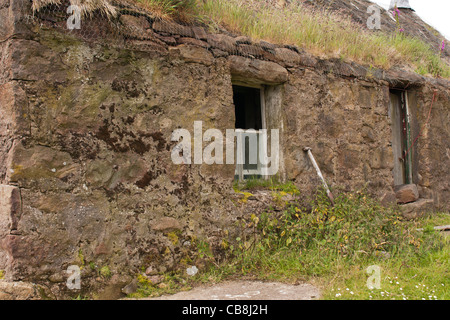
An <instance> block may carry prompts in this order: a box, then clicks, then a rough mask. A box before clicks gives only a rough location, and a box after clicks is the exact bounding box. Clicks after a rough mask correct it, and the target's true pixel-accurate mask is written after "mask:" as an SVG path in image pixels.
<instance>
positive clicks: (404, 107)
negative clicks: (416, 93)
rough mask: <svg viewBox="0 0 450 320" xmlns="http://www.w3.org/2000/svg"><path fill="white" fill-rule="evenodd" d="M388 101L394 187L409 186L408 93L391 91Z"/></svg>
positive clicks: (410, 160) (410, 174) (409, 126)
mask: <svg viewBox="0 0 450 320" xmlns="http://www.w3.org/2000/svg"><path fill="white" fill-rule="evenodd" d="M390 101H391V103H390V116H391V123H392V150H393V154H394V172H393V173H394V185H402V184H409V183H412V156H411V155H412V153H411V151H412V150H410V149H411V145H412V143H411V125H410V123H411V121H410V111H409V108H408V92H407V91H405V90H397V89H391V90H390Z"/></svg>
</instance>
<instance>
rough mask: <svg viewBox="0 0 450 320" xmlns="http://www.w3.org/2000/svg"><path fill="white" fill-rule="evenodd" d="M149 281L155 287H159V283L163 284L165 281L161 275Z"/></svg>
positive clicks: (152, 277) (150, 278) (151, 277)
mask: <svg viewBox="0 0 450 320" xmlns="http://www.w3.org/2000/svg"><path fill="white" fill-rule="evenodd" d="M148 280H149V281H150V282H151V283H152V284H153V285H157V284H159V283H161V282H162V281H163V280H164V277H163V276H160V275H154V276H150V277H148Z"/></svg>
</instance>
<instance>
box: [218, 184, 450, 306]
mask: <svg viewBox="0 0 450 320" xmlns="http://www.w3.org/2000/svg"><path fill="white" fill-rule="evenodd" d="M442 216H443V217H442V218H440V220H439V221H444V222H445V221H448V220H445V219H449V216H448V214H442ZM427 221H428V220H427ZM431 221H436V218H433V219H432V220H431ZM423 223H424V222H420V221H417V222H416V221H404V220H403V219H402V216H401V214H400V213H399V211H398V210H397V209H396V208H395V207H393V208H385V207H382V206H381V205H380V204H379V203H378V202H377V201H375V200H374V199H372V198H371V197H370V196H368V195H366V194H365V193H363V192H353V193H342V194H339V195H338V196H337V197H336V198H335V206H334V207H331V206H330V203H329V200H328V198H327V197H326V194H325V193H324V192H321V193H319V194H318V195H317V196H316V197H315V199H314V200H313V202H312V203H311V205H310V207H309V209H305V208H303V207H302V206H299V205H292V206H290V207H288V208H287V209H286V210H284V211H283V212H270V211H268V212H265V213H264V214H262V215H261V217H257V216H256V215H252V216H251V217H249V218H248V219H243V220H241V221H239V224H238V227H239V228H240V229H241V232H240V234H241V235H240V236H239V237H237V238H236V239H232V240H234V241H230V243H229V244H228V245H227V247H226V249H227V253H228V256H227V258H226V260H225V262H224V263H222V264H221V265H220V267H213V268H212V269H211V271H209V274H210V275H214V277H215V278H216V279H223V278H226V277H228V276H232V277H235V276H237V275H246V276H249V275H250V276H253V277H257V278H261V279H268V280H287V281H293V280H295V279H299V278H300V279H305V280H309V281H315V282H316V284H318V285H319V286H321V287H322V290H323V292H324V298H326V299H332V298H338V297H339V298H345V299H351V298H362V299H371V298H373V299H382V298H386V297H387V296H382V295H381V294H380V292H375V291H373V290H372V291H371V290H369V289H368V288H367V286H366V281H367V277H368V276H367V274H366V272H365V269H366V268H367V267H368V266H370V265H379V266H381V267H382V268H383V274H384V275H385V277H384V278H383V285H384V286H385V287H390V289H389V290H391V291H390V293H391V297H395V298H400V299H401V298H402V297H403V295H402V294H405V292H402V290H405V288H409V289H410V290H409V291H408V297H409V298H411V299H414V298H417V299H419V298H420V299H421V298H422V297H423V295H424V294H425V293H426V292H428V293H432V292H433V291H435V292H436V296H437V297H438V298H441V299H442V298H448V297H449V293H445V291H442V288H444V287H445V286H448V285H450V279H449V280H443V279H448V267H449V264H450V261H449V259H448V252H449V251H450V246H449V245H448V242H447V245H446V244H445V243H444V242H443V241H442V238H441V237H440V236H439V234H437V233H436V232H435V231H434V230H433V228H432V227H431V228H430V227H428V228H426V229H425V232H420V231H418V230H417V228H418V226H419V224H423ZM428 224H430V223H429V222H428ZM445 257H447V258H445ZM405 266H406V267H405ZM433 268H435V269H436V270H439V271H437V272H438V273H437V274H436V273H435V274H433V276H430V275H427V272H428V271H429V272H430V273H433V272H432V271H431V269H433ZM394 279H397V280H398V281H403V285H402V287H401V289H400V287H399V286H397V285H396V282H398V281H397V280H396V281H394ZM411 279H414V280H411ZM407 280H408V281H409V282H408V285H407V284H406V282H407ZM389 281H393V282H389ZM419 284H420V285H421V286H423V290H416V291H414V290H413V289H417V288H416V287H415V286H416V285H417V286H419ZM338 288H340V290H344V289H342V288H351V291H346V290H344V291H345V292H342V291H339V294H338V293H337V292H338V291H337V289H338ZM431 288H433V289H431ZM350 292H351V293H350ZM438 292H439V293H438ZM336 294H338V295H336ZM433 297H434V294H433ZM427 300H428V298H427Z"/></svg>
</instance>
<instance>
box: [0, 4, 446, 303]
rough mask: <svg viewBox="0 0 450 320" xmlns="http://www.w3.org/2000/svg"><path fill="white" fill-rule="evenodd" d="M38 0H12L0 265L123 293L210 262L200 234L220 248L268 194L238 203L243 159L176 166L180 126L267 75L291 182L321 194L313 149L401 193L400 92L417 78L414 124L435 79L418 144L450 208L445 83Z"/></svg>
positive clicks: (383, 191) (269, 118)
mask: <svg viewBox="0 0 450 320" xmlns="http://www.w3.org/2000/svg"><path fill="white" fill-rule="evenodd" d="M30 5H31V4H30V2H28V1H23V0H0V51H1V53H2V54H1V58H0V184H1V185H0V270H4V274H5V278H6V279H7V280H8V281H26V282H32V283H37V284H40V285H42V286H43V288H44V289H45V290H44V292H45V294H46V295H47V296H50V297H60V296H65V295H70V294H72V295H73V294H74V293H73V292H70V291H69V290H68V289H67V287H66V283H65V281H66V280H67V274H66V270H67V268H68V267H69V266H70V265H78V266H81V267H82V268H81V276H82V281H83V289H82V290H83V292H87V291H91V292H92V291H98V292H100V294H105V295H108V294H111V295H114V296H117V295H120V290H121V289H122V288H123V287H125V286H126V285H127V284H129V283H130V282H131V281H132V280H133V277H134V276H135V275H136V274H137V273H138V272H140V271H141V270H149V274H150V275H151V274H157V273H161V272H165V271H168V270H174V269H177V268H185V267H187V266H189V265H192V264H194V263H195V265H199V266H201V263H202V261H201V258H200V257H199V256H198V254H197V253H196V252H198V250H197V247H196V243H198V241H200V240H201V241H205V242H207V243H208V244H209V245H210V246H211V248H212V251H213V253H214V254H220V252H221V250H222V249H221V246H220V243H221V241H222V240H223V239H224V238H226V237H228V236H229V235H230V233H232V232H233V225H234V223H235V221H237V220H238V219H239V218H241V217H244V216H248V215H249V214H251V213H254V212H258V210H259V211H260V210H262V208H263V207H264V206H265V203H263V202H262V201H248V203H243V202H240V201H239V197H238V196H239V195H236V194H235V193H234V192H233V190H232V183H233V179H234V174H235V167H234V166H233V165H183V166H177V165H174V164H173V163H172V162H171V158H170V154H171V148H172V147H173V145H174V143H173V142H171V133H172V132H173V130H174V129H176V128H192V125H193V122H194V121H203V125H204V130H206V129H208V128H217V129H219V130H221V131H222V132H225V130H226V129H229V128H234V126H235V114H234V103H233V90H232V84H233V83H239V84H244V85H249V86H260V87H263V88H264V97H263V99H264V102H265V106H266V109H265V118H266V126H267V128H268V129H272V128H273V129H279V130H280V139H281V141H280V142H281V167H280V177H281V178H282V179H283V180H291V181H293V182H294V183H295V184H296V185H297V186H298V187H299V189H300V190H301V191H302V194H304V195H308V194H311V193H313V192H314V190H315V189H316V187H317V186H318V185H319V183H318V180H317V178H316V176H315V173H314V171H313V168H312V166H311V164H310V162H309V161H308V158H307V156H306V155H305V154H304V152H303V151H302V149H303V147H305V146H309V147H312V149H313V152H314V154H315V156H316V159H317V161H318V163H319V166H320V168H321V169H322V171H323V173H324V175H325V176H326V178H327V180H328V181H329V183H330V184H331V185H332V186H338V187H340V188H343V189H344V190H352V189H357V188H362V187H364V186H367V188H368V190H369V191H370V192H371V193H372V194H373V195H374V196H377V197H379V198H380V199H393V201H394V202H395V195H394V187H395V186H394V180H393V173H392V170H393V168H394V161H398V159H394V156H393V151H392V126H391V120H390V111H389V108H390V100H389V99H390V98H389V92H390V91H389V90H390V89H392V88H403V89H407V90H408V99H409V108H410V110H411V119H410V121H411V130H412V135H413V136H416V135H417V134H418V133H419V131H420V129H421V128H422V125H423V124H424V123H425V121H426V119H427V116H428V111H429V107H430V104H431V100H432V97H433V93H434V92H435V91H436V92H437V93H436V101H435V102H434V106H433V110H432V113H431V118H430V121H429V124H428V125H427V126H426V127H425V128H424V130H423V132H422V135H421V137H420V139H419V141H418V143H417V144H416V145H415V146H414V148H413V150H412V155H413V156H412V157H413V163H412V166H413V168H412V170H413V184H415V185H417V191H418V193H419V196H420V197H421V198H425V199H428V200H430V201H431V202H432V205H433V207H434V208H440V209H445V210H448V209H449V208H450V200H449V199H450V192H449V190H450V189H449V187H450V185H449V181H450V179H449V171H448V167H449V158H450V151H449V150H450V139H449V135H450V121H449V120H450V119H449V117H450V115H449V112H448V110H449V105H450V103H449V94H450V89H449V83H448V81H446V80H443V79H430V78H425V77H421V76H419V75H417V74H414V73H410V72H407V71H404V70H400V69H393V70H389V71H383V70H378V69H371V68H368V67H365V66H362V65H358V64H356V63H349V62H344V61H341V60H339V59H320V58H318V57H314V56H312V55H310V54H308V53H306V52H304V51H302V50H301V49H300V48H297V47H293V46H283V45H274V44H271V43H267V42H260V43H254V42H252V41H251V40H250V39H248V38H246V37H238V36H233V35H230V34H225V33H223V34H210V33H208V32H207V31H206V30H205V29H204V28H203V27H202V26H186V25H178V24H176V23H174V22H171V23H167V22H162V21H158V20H155V19H154V18H153V17H152V16H151V15H150V14H149V13H146V12H142V11H140V10H138V9H136V8H126V9H123V8H122V10H119V12H120V17H119V19H118V21H117V22H116V24H115V25H111V23H110V22H108V21H107V20H106V18H104V17H102V16H100V15H94V17H93V18H92V19H90V20H88V21H87V22H86V24H85V26H86V28H87V29H84V31H83V29H82V30H81V31H77V30H74V31H70V32H69V31H68V30H67V29H66V28H65V23H66V21H65V19H66V13H65V10H66V8H65V7H64V5H61V6H54V7H52V10H49V11H42V12H41V13H38V14H35V16H34V18H33V17H32V16H31V8H30ZM86 30H88V31H89V32H86ZM82 31H83V32H82ZM427 203H428V202H427ZM106 268H107V269H106ZM98 270H109V271H110V272H109V274H110V276H108V277H101V276H99V271H98ZM75 294H79V292H76V293H75Z"/></svg>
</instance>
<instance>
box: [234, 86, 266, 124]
mask: <svg viewBox="0 0 450 320" xmlns="http://www.w3.org/2000/svg"><path fill="white" fill-rule="evenodd" d="M233 101H234V112H235V114H236V123H235V127H236V129H244V130H246V129H255V130H261V129H262V120H261V89H258V88H249V87H242V86H236V85H234V86H233Z"/></svg>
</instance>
